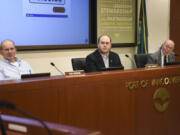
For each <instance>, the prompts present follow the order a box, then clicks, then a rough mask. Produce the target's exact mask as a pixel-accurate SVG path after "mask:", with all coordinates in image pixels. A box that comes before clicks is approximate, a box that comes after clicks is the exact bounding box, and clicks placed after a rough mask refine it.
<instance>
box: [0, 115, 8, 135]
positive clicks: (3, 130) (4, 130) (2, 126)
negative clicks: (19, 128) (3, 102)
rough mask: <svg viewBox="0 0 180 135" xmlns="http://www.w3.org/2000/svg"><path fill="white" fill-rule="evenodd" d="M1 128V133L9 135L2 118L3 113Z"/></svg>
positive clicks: (0, 119) (0, 118) (0, 121)
mask: <svg viewBox="0 0 180 135" xmlns="http://www.w3.org/2000/svg"><path fill="white" fill-rule="evenodd" d="M0 129H1V134H2V135H7V134H6V129H5V126H4V122H3V119H2V117H1V114H0Z"/></svg>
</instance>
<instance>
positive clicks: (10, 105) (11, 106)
mask: <svg viewBox="0 0 180 135" xmlns="http://www.w3.org/2000/svg"><path fill="white" fill-rule="evenodd" d="M0 106H1V107H4V108H6V109H10V110H15V111H17V112H19V113H21V114H23V115H25V116H28V117H30V118H32V119H35V120H37V121H39V122H40V123H41V124H42V125H43V127H44V128H45V129H46V130H47V132H48V135H53V134H52V132H51V131H50V129H49V128H48V126H47V125H46V123H44V122H43V121H42V120H40V119H39V118H37V117H35V116H33V115H32V114H30V113H27V112H25V111H23V110H22V109H20V108H18V107H17V106H16V105H15V104H13V103H10V102H7V101H0Z"/></svg>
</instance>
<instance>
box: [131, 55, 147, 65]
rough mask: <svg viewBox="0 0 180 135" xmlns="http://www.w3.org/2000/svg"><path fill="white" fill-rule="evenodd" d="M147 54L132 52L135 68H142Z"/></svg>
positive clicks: (145, 62)
mask: <svg viewBox="0 0 180 135" xmlns="http://www.w3.org/2000/svg"><path fill="white" fill-rule="evenodd" d="M147 58H148V54H134V60H135V63H136V67H137V68H144V67H145V65H146V64H147Z"/></svg>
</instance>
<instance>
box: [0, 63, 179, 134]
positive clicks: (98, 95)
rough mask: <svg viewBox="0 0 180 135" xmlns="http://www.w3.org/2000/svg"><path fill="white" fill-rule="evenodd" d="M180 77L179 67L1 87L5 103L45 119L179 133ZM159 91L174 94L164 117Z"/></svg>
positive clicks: (114, 130)
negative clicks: (157, 99)
mask: <svg viewBox="0 0 180 135" xmlns="http://www.w3.org/2000/svg"><path fill="white" fill-rule="evenodd" d="M179 76H180V66H171V67H164V68H154V69H137V70H125V71H111V72H100V73H89V74H86V75H82V76H72V77H62V76H55V77H51V78H44V79H43V78H42V79H32V80H25V81H23V80H19V81H16V82H6V81H5V82H1V85H0V99H1V100H2V99H3V100H8V101H12V102H14V103H15V104H17V106H19V107H21V108H22V109H24V110H26V111H28V112H30V113H32V114H33V115H35V116H38V117H40V118H41V119H43V120H46V121H52V122H58V123H62V124H67V125H73V126H77V127H82V128H87V129H90V130H93V131H97V130H98V131H102V132H103V134H105V135H119V134H124V135H144V134H146V135H152V134H153V135H159V134H163V135H171V134H180V130H179V129H178V127H179V126H180V115H179V114H180V108H179V107H178V106H179V105H180V99H179V95H180V91H179V90H178V89H179V87H180V79H179ZM174 77H175V78H176V80H175V82H174V83H171V84H170V83H169V84H167V85H165V84H163V83H159V84H158V85H156V86H154V85H152V82H153V80H154V79H156V80H161V79H164V78H170V79H171V78H174ZM178 79H179V80H178ZM145 82H146V85H145ZM159 88H165V89H166V91H167V92H168V94H169V95H170V98H169V99H168V102H169V107H168V109H167V110H166V111H165V112H161V113H160V112H158V111H156V109H155V108H154V102H155V101H154V100H153V94H154V93H155V91H156V90H158V89H159ZM3 111H5V110H3ZM5 112H7V111H5ZM8 113H9V112H8ZM16 115H17V114H16Z"/></svg>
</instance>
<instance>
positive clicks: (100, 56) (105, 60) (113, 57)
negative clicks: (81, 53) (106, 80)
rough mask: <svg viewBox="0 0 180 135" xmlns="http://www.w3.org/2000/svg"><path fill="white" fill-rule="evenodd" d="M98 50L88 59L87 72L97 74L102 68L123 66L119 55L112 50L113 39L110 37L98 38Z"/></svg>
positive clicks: (102, 36)
mask: <svg viewBox="0 0 180 135" xmlns="http://www.w3.org/2000/svg"><path fill="white" fill-rule="evenodd" d="M97 47H98V49H96V50H95V51H94V52H93V53H91V54H89V55H88V56H87V57H86V71H87V72H97V71H100V70H101V69H102V68H109V67H119V68H122V69H123V68H124V67H123V65H122V64H121V61H120V58H119V55H118V54H117V53H115V52H112V51H110V50H111V38H110V37H109V36H108V35H101V36H100V37H99V38H98V44H97Z"/></svg>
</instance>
